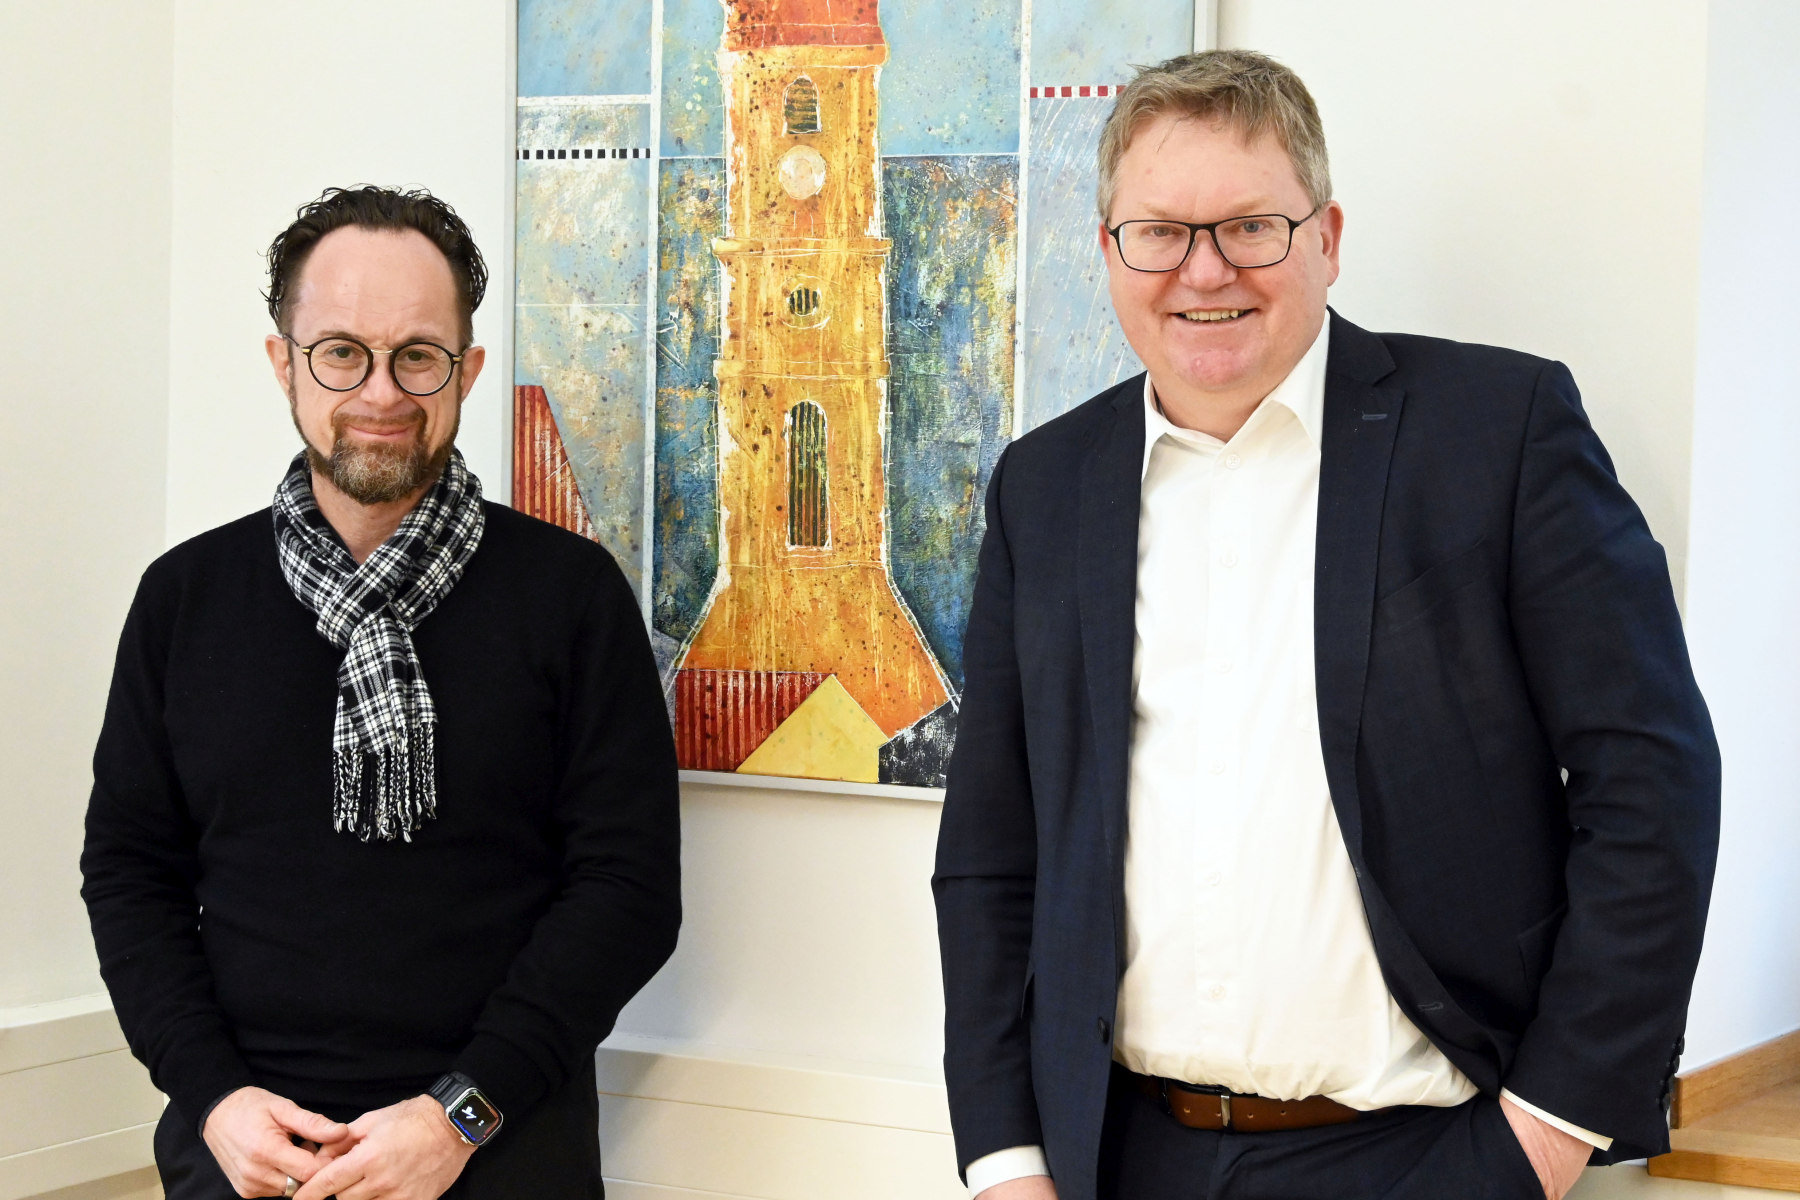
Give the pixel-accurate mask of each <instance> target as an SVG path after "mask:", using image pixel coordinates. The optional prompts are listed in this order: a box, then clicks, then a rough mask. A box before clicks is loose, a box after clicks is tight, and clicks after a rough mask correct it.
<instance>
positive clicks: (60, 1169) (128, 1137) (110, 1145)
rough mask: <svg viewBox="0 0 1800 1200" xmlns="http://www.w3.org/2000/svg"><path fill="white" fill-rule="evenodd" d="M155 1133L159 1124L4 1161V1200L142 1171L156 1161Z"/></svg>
mask: <svg viewBox="0 0 1800 1200" xmlns="http://www.w3.org/2000/svg"><path fill="white" fill-rule="evenodd" d="M155 1133H156V1122H155V1121H150V1122H148V1123H146V1124H143V1125H134V1126H132V1127H130V1128H129V1129H114V1130H110V1131H108V1132H106V1133H101V1134H95V1135H94V1136H93V1137H86V1138H78V1139H76V1140H75V1141H72V1142H63V1143H61V1144H60V1145H56V1146H43V1147H40V1148H38V1149H36V1150H27V1151H25V1152H24V1153H22V1154H13V1155H9V1156H8V1157H6V1158H0V1200H25V1198H26V1197H28V1196H36V1195H38V1194H39V1193H40V1192H51V1191H57V1190H59V1189H61V1188H67V1187H72V1186H74V1185H76V1184H80V1183H89V1182H92V1181H93V1180H96V1179H107V1178H110V1177H111V1176H114V1175H123V1174H125V1173H126V1172H128V1171H136V1170H139V1169H141V1168H143V1167H145V1166H148V1165H149V1164H150V1163H151V1162H153V1161H154V1160H153V1158H152V1155H151V1151H150V1142H151V1138H152V1137H153V1136H154V1135H155Z"/></svg>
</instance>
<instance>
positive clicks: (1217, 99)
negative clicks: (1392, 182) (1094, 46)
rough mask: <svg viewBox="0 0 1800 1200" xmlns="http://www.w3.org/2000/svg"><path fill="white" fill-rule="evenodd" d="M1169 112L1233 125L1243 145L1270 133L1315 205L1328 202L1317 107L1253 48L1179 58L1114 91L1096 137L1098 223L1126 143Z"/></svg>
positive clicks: (1108, 210) (1106, 215)
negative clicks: (1115, 96) (1115, 95)
mask: <svg viewBox="0 0 1800 1200" xmlns="http://www.w3.org/2000/svg"><path fill="white" fill-rule="evenodd" d="M1171 113H1172V114H1175V115H1177V116H1181V117H1194V118H1197V119H1200V120H1204V121H1222V122H1225V123H1226V124H1228V125H1231V126H1233V127H1235V128H1236V129H1237V130H1238V132H1239V133H1241V134H1242V135H1243V137H1244V139H1245V140H1246V141H1255V140H1256V139H1257V138H1259V137H1261V136H1262V135H1263V134H1265V133H1267V134H1273V135H1274V136H1275V139H1276V141H1278V142H1280V143H1281V147H1282V149H1284V150H1286V151H1287V156H1288V161H1290V162H1292V163H1293V164H1294V174H1295V175H1297V176H1299V178H1300V186H1302V187H1304V188H1305V189H1306V194H1307V196H1308V198H1309V199H1311V200H1312V202H1313V205H1314V206H1315V207H1317V206H1319V205H1323V204H1324V203H1325V202H1326V201H1328V200H1330V199H1331V164H1330V162H1329V161H1328V160H1327V158H1326V155H1325V128H1324V126H1323V125H1321V124H1320V122H1319V109H1318V106H1317V105H1315V104H1314V103H1313V98H1312V94H1311V93H1309V92H1308V91H1307V90H1306V85H1305V84H1304V83H1302V82H1300V77H1299V76H1298V75H1296V74H1294V73H1293V72H1292V71H1290V70H1289V69H1288V68H1286V67H1284V66H1282V65H1281V64H1280V63H1278V62H1276V61H1275V60H1274V59H1272V58H1270V57H1269V56H1268V55H1266V54H1258V53H1256V51H1254V50H1207V51H1203V52H1202V53H1199V54H1183V55H1180V56H1179V57H1176V58H1171V59H1169V60H1168V61H1167V62H1161V63H1157V64H1156V65H1155V66H1153V67H1139V68H1138V73H1137V77H1136V78H1134V79H1133V80H1132V81H1131V82H1130V83H1128V84H1126V85H1125V87H1124V88H1123V89H1121V90H1120V92H1119V99H1118V100H1117V102H1115V103H1114V104H1113V110H1112V115H1111V116H1110V117H1108V118H1107V119H1106V128H1104V129H1102V130H1101V131H1100V186H1099V189H1098V193H1099V194H1098V197H1097V198H1098V200H1099V203H1100V219H1101V220H1102V221H1108V220H1111V219H1112V202H1113V192H1114V190H1115V189H1116V188H1117V186H1118V177H1119V160H1120V159H1121V158H1123V157H1124V156H1125V150H1126V148H1127V147H1128V146H1130V145H1131V139H1132V138H1133V137H1134V136H1135V135H1136V134H1137V131H1138V130H1139V129H1141V128H1143V126H1144V125H1146V124H1148V123H1149V122H1150V121H1152V120H1155V119H1156V118H1157V117H1161V116H1166V115H1168V114H1171Z"/></svg>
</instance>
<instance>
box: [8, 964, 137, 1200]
mask: <svg viewBox="0 0 1800 1200" xmlns="http://www.w3.org/2000/svg"><path fill="white" fill-rule="evenodd" d="M162 1109H163V1098H162V1096H161V1094H160V1093H158V1092H157V1090H156V1089H155V1088H153V1087H151V1086H150V1078H149V1075H148V1074H147V1073H146V1072H145V1070H144V1068H143V1066H142V1065H140V1064H139V1063H138V1062H137V1060H136V1059H134V1058H132V1057H131V1054H130V1052H129V1051H128V1050H127V1049H126V1048H125V1035H124V1034H123V1033H121V1032H120V1031H119V1023H118V1021H117V1020H115V1019H114V1017H113V1012H112V1006H111V1004H110V1003H109V1002H108V1000H107V997H106V996H105V994H104V993H102V994H98V995H93V996H77V997H74V998H72V999H69V1000H62V1001H57V1002H56V1003H54V1004H39V1005H32V1006H29V1007H25V1008H10V1009H0V1111H3V1112H6V1113H7V1114H8V1118H7V1120H6V1122H5V1123H4V1124H0V1200H21V1198H22V1197H26V1196H35V1195H37V1194H38V1193H40V1192H48V1191H54V1190H57V1189H59V1188H67V1187H72V1186H74V1185H76V1184H83V1183H89V1182H91V1181H93V1180H97V1179H105V1178H107V1177H109V1176H113V1175H121V1174H124V1173H126V1172H128V1171H135V1170H139V1169H141V1168H143V1167H147V1166H149V1165H151V1162H152V1155H151V1149H150V1140H151V1133H152V1131H153V1130H154V1128H155V1125H156V1121H157V1118H159V1117H160V1116H161V1115H162Z"/></svg>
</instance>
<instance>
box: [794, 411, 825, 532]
mask: <svg viewBox="0 0 1800 1200" xmlns="http://www.w3.org/2000/svg"><path fill="white" fill-rule="evenodd" d="M830 532H831V513H830V511H829V510H828V507H827V503H826V499H825V410H824V409H822V408H820V407H819V406H818V405H816V404H814V403H813V402H812V401H811V400H802V401H801V402H800V403H798V404H796V405H794V407H793V408H791V409H789V410H788V545H790V546H823V545H825V543H826V539H827V536H828V535H829V533H830Z"/></svg>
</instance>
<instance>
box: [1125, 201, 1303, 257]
mask: <svg viewBox="0 0 1800 1200" xmlns="http://www.w3.org/2000/svg"><path fill="white" fill-rule="evenodd" d="M1324 207H1325V206H1324V205H1323V204H1321V205H1318V206H1317V207H1315V208H1314V209H1313V210H1312V211H1311V212H1309V213H1307V214H1306V215H1305V216H1304V217H1301V218H1300V219H1299V220H1298V221H1296V220H1295V219H1294V218H1292V217H1290V216H1288V215H1287V214H1286V213H1245V214H1244V215H1243V216H1241V217H1226V218H1225V219H1224V220H1223V221H1208V222H1206V223H1205V224H1195V223H1194V222H1192V221H1169V220H1164V219H1163V218H1161V217H1140V218H1137V219H1134V220H1130V221H1120V222H1119V223H1118V224H1117V225H1114V226H1112V227H1110V228H1109V229H1107V231H1106V232H1108V233H1110V234H1112V240H1113V245H1114V246H1116V247H1118V250H1119V261H1120V262H1122V263H1125V265H1126V266H1127V267H1131V269H1132V270H1133V271H1142V272H1143V273H1144V274H1146V275H1167V274H1168V273H1169V272H1170V271H1179V270H1181V268H1182V267H1184V266H1186V265H1187V260H1188V257H1189V256H1190V255H1192V254H1193V253H1194V242H1195V241H1196V240H1198V239H1199V237H1200V234H1201V232H1202V231H1203V230H1204V231H1205V233H1206V236H1208V237H1210V238H1211V239H1212V244H1213V249H1214V250H1215V251H1216V252H1217V253H1218V255H1219V258H1220V260H1221V261H1223V262H1224V263H1225V265H1227V266H1229V267H1231V268H1232V269H1233V270H1238V271H1260V270H1262V269H1263V268H1264V267H1278V266H1280V265H1281V264H1282V263H1284V262H1286V261H1287V257H1288V255H1290V254H1292V253H1293V252H1294V230H1296V229H1298V228H1300V227H1301V226H1302V225H1304V224H1306V223H1307V222H1308V221H1310V220H1312V219H1313V218H1314V217H1316V216H1318V215H1319V209H1322V208H1324ZM1258 217H1280V218H1281V219H1282V220H1284V221H1286V222H1287V223H1288V244H1287V248H1286V249H1285V250H1283V251H1282V252H1281V257H1280V258H1278V259H1276V260H1275V261H1274V262H1266V263H1256V264H1255V265H1254V266H1247V265H1245V264H1243V263H1235V262H1232V261H1231V256H1230V255H1229V254H1226V253H1225V247H1223V246H1221V245H1219V226H1221V225H1230V224H1232V223H1233V222H1234V221H1254V220H1255V219H1256V218H1258ZM1127 225H1180V226H1181V227H1182V228H1184V229H1186V230H1187V231H1188V244H1187V249H1186V250H1185V251H1183V252H1182V255H1181V261H1180V262H1178V263H1176V264H1175V265H1174V266H1172V267H1133V266H1131V263H1129V262H1127V261H1126V259H1125V246H1124V244H1123V243H1122V242H1120V241H1119V230H1121V229H1123V228H1125V227H1126V226H1127Z"/></svg>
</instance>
